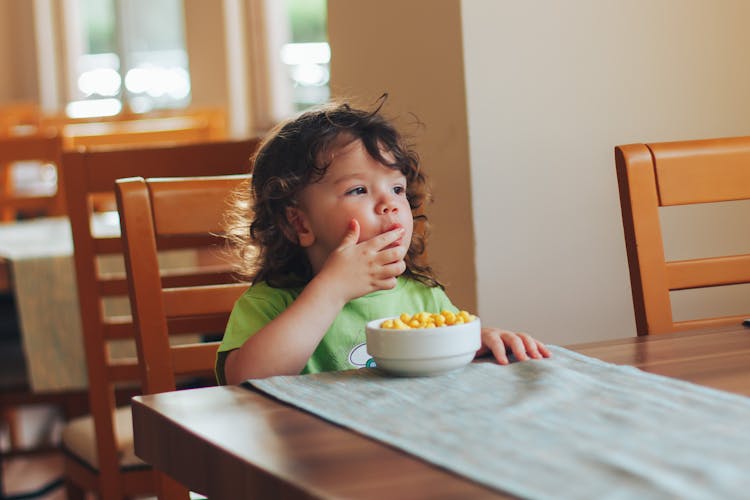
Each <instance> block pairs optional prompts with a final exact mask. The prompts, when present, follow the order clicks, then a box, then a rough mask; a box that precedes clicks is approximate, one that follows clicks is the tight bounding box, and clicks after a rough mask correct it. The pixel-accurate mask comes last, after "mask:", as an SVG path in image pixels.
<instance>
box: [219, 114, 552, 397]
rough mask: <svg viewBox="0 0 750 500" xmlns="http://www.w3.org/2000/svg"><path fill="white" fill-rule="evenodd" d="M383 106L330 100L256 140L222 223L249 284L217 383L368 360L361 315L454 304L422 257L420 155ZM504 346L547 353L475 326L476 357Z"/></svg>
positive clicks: (501, 357)
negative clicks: (245, 181) (245, 177)
mask: <svg viewBox="0 0 750 500" xmlns="http://www.w3.org/2000/svg"><path fill="white" fill-rule="evenodd" d="M380 107H382V102H381V105H380V106H379V107H378V108H377V109H376V110H375V111H373V112H366V111H362V110H357V109H352V108H350V107H349V106H348V105H346V104H330V105H327V106H324V107H321V108H318V109H315V110H312V111H308V112H306V113H304V114H302V115H301V116H299V117H298V118H296V119H293V120H289V121H287V122H285V123H282V124H280V125H279V126H277V127H276V128H275V129H274V130H273V131H272V132H271V133H270V134H269V136H268V137H267V138H266V139H265V140H264V142H263V144H261V146H260V149H259V150H258V153H257V155H256V157H255V162H254V169H253V178H252V189H251V190H247V192H245V193H240V194H239V195H238V199H237V200H236V201H237V203H236V206H235V209H234V210H233V211H232V212H231V214H230V218H229V219H228V220H229V224H228V226H229V233H230V240H231V241H232V242H233V243H234V247H235V248H236V249H237V250H238V253H239V256H240V261H241V262H243V265H242V267H241V270H242V271H244V273H245V274H246V275H247V276H248V277H249V278H250V279H252V282H253V286H251V287H250V288H249V289H248V290H247V292H245V293H244V294H243V295H242V296H241V297H240V298H239V299H238V301H237V303H236V304H235V307H234V310H233V311H232V315H231V317H230V319H229V323H228V325H227V329H226V332H225V335H224V339H223V341H222V344H221V347H220V348H219V354H218V357H217V366H216V372H217V376H218V378H219V381H220V382H221V383H229V384H237V383H240V382H241V381H243V380H245V379H248V378H261V377H268V376H271V375H293V374H294V375H296V374H300V373H314V372H320V371H329V370H342V369H350V368H354V367H357V366H365V365H366V364H367V361H368V359H369V356H367V352H366V350H365V324H366V323H367V321H369V320H372V319H376V318H381V317H386V316H397V315H399V314H401V313H402V312H407V313H409V314H413V313H416V312H420V311H428V312H440V311H441V310H444V309H448V310H451V311H457V308H456V307H455V306H454V305H453V304H452V303H451V302H450V300H449V299H448V297H447V296H446V294H445V292H444V291H443V288H442V286H441V285H440V283H438V281H437V280H436V278H435V277H434V276H433V273H432V270H431V269H430V267H429V266H427V265H426V264H425V263H424V262H422V261H421V260H420V259H419V258H420V256H421V255H422V253H423V251H424V248H425V231H426V220H425V217H424V215H415V214H416V213H417V212H418V209H419V208H420V207H421V206H422V204H423V202H424V201H425V200H426V198H427V196H428V194H427V186H426V182H425V178H424V175H423V174H422V172H421V170H420V168H419V161H418V157H417V154H416V153H415V152H414V151H413V150H412V149H410V147H409V146H408V145H407V144H405V143H404V141H403V139H402V138H401V136H400V135H399V133H398V132H397V131H396V129H395V128H394V126H393V125H392V124H390V123H389V122H388V121H386V120H385V119H384V118H383V117H382V116H381V115H380V114H379V110H380ZM251 209H252V210H251ZM415 221H416V222H418V224H416V227H415V224H414V223H415ZM506 350H508V351H512V353H513V354H514V355H515V357H516V359H518V360H526V359H529V358H535V359H539V358H542V357H549V355H550V353H549V351H548V350H547V348H546V347H545V346H544V344H542V343H541V342H538V341H536V340H534V339H533V338H532V337H530V336H529V335H526V334H523V333H512V332H508V331H504V330H499V329H496V328H483V329H482V348H481V349H480V351H479V352H478V353H477V354H482V353H485V352H489V351H491V352H492V354H493V355H494V356H495V358H496V359H497V361H498V362H499V363H501V364H507V363H508V358H507V354H506Z"/></svg>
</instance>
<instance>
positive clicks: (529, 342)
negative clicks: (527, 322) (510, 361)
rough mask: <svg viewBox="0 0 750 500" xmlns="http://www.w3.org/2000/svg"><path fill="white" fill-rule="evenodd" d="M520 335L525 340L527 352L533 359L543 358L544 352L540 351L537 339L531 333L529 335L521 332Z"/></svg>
mask: <svg viewBox="0 0 750 500" xmlns="http://www.w3.org/2000/svg"><path fill="white" fill-rule="evenodd" d="M518 336H519V337H520V338H521V340H522V341H523V345H524V348H525V350H526V353H527V354H528V355H529V356H530V357H531V358H533V359H541V358H542V357H543V356H542V353H541V352H539V348H538V346H537V342H536V340H534V338H533V337H531V335H528V334H526V333H519V334H518Z"/></svg>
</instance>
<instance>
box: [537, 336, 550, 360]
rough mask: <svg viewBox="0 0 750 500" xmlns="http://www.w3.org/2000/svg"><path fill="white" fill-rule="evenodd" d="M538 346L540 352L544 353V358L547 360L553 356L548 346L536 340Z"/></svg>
mask: <svg viewBox="0 0 750 500" xmlns="http://www.w3.org/2000/svg"><path fill="white" fill-rule="evenodd" d="M536 345H537V347H538V348H539V352H540V353H542V356H544V357H545V358H549V357H550V356H552V351H550V350H549V349H548V348H547V346H546V345H544V344H543V343H541V342H539V341H538V340H536Z"/></svg>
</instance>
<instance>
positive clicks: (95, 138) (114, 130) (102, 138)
mask: <svg viewBox="0 0 750 500" xmlns="http://www.w3.org/2000/svg"><path fill="white" fill-rule="evenodd" d="M62 134H63V137H64V145H65V149H68V150H71V149H75V148H78V147H92V146H120V145H143V144H154V143H172V144H181V143H190V142H205V141H210V140H212V139H213V137H212V129H211V124H210V123H209V122H208V121H207V120H203V119H195V118H192V117H169V118H144V119H139V120H129V121H107V122H97V123H74V124H70V125H65V126H64V127H63V128H62Z"/></svg>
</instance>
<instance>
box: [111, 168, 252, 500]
mask: <svg viewBox="0 0 750 500" xmlns="http://www.w3.org/2000/svg"><path fill="white" fill-rule="evenodd" d="M249 179H250V176H249V175H238V176H221V177H185V178H155V179H148V180H146V179H143V177H135V178H129V179H120V180H118V181H117V185H116V188H115V193H116V195H117V207H118V211H119V214H120V227H121V228H122V238H123V243H124V253H125V267H126V269H127V276H128V287H129V290H130V304H131V309H132V314H133V320H134V323H135V330H136V343H137V347H138V361H139V365H140V370H141V377H142V378H143V380H144V383H145V387H144V392H145V393H147V394H153V393H158V392H166V391H173V390H175V389H176V388H177V384H176V380H177V378H178V377H179V376H180V375H206V374H209V375H211V376H213V368H214V362H215V359H216V350H217V348H218V342H217V341H214V342H199V343H191V344H179V345H175V344H174V343H171V342H170V338H174V337H175V336H176V335H178V334H180V333H204V332H221V333H223V331H224V328H225V326H226V324H227V321H228V320H229V314H230V313H231V311H232V307H233V305H234V302H235V301H236V300H237V298H238V297H239V295H240V294H241V293H242V292H243V291H244V290H245V289H247V287H248V284H247V283H240V282H237V280H235V279H233V278H232V276H231V274H228V273H226V272H223V270H222V269H219V272H215V270H214V269H213V268H212V267H208V268H206V267H203V266H197V267H195V268H187V269H181V270H180V273H179V276H178V275H170V278H171V282H168V281H167V280H166V279H164V278H162V277H160V269H159V250H160V249H175V248H183V249H192V250H194V251H198V252H201V251H206V250H208V251H220V249H221V248H222V247H223V245H222V243H223V239H222V238H221V236H220V234H221V232H222V227H221V222H222V216H223V213H224V212H225V211H226V209H227V207H228V204H227V201H228V197H229V195H230V193H231V192H232V191H233V190H234V189H236V188H237V187H238V186H240V185H246V184H247V183H248V181H249ZM136 439H141V437H137V438H136ZM157 488H158V491H159V496H160V498H170V497H175V498H179V497H180V496H184V493H183V492H182V491H181V490H182V489H183V488H181V487H180V486H179V485H176V484H175V483H174V481H172V480H170V479H169V478H168V477H166V476H164V475H163V474H162V473H157Z"/></svg>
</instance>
